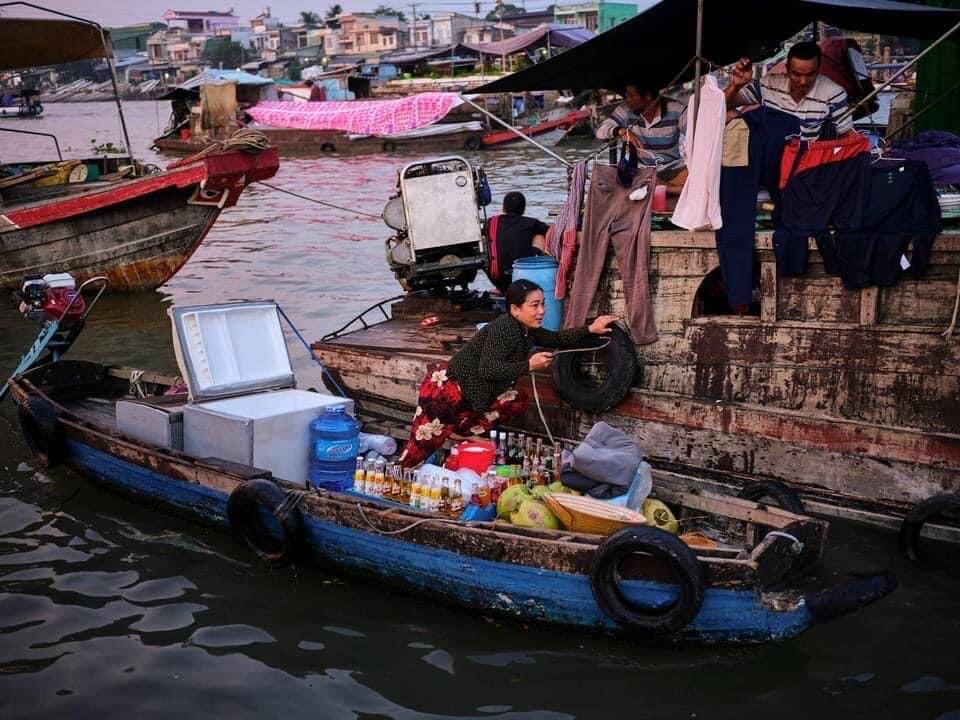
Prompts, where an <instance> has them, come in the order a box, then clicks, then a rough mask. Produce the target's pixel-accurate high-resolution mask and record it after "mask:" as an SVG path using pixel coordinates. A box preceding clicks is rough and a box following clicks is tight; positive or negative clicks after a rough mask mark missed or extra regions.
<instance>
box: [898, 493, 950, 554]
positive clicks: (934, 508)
mask: <svg viewBox="0 0 960 720" xmlns="http://www.w3.org/2000/svg"><path fill="white" fill-rule="evenodd" d="M943 515H955V516H956V517H958V518H960V495H953V494H949V493H943V494H941V495H934V496H933V497H929V498H927V499H926V500H921V501H920V502H918V503H917V504H916V505H914V506H913V507H912V508H911V509H910V512H908V513H907V516H906V517H905V518H904V519H903V524H902V525H901V526H900V552H902V553H903V555H904V557H905V558H907V559H908V560H911V561H913V562H921V561H923V560H924V559H925V557H924V554H923V552H922V551H921V549H920V531H921V530H923V526H924V525H925V524H926V523H927V521H929V520H932V519H934V518H936V517H942V516H943Z"/></svg>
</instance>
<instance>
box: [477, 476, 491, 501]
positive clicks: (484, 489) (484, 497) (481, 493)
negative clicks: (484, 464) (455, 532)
mask: <svg viewBox="0 0 960 720" xmlns="http://www.w3.org/2000/svg"><path fill="white" fill-rule="evenodd" d="M488 477H489V475H488ZM477 502H478V503H479V505H480V507H486V506H487V505H489V504H490V483H489V482H488V481H487V478H486V477H483V478H480V482H479V483H478V484H477Z"/></svg>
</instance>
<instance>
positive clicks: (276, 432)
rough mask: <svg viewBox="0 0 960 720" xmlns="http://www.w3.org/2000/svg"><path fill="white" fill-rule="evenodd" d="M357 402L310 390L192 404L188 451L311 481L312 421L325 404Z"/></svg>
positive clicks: (186, 415) (186, 425) (186, 412)
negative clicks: (309, 470) (309, 471)
mask: <svg viewBox="0 0 960 720" xmlns="http://www.w3.org/2000/svg"><path fill="white" fill-rule="evenodd" d="M332 405H343V406H345V407H346V409H347V412H348V413H350V414H351V415H352V414H353V413H354V407H353V401H352V400H348V399H346V398H341V397H336V396H334V395H321V394H319V393H314V392H307V391H306V390H294V389H289V390H277V391H274V392H261V393H254V394H251V395H241V396H239V397H233V398H226V399H223V400H212V401H209V402H203V403H195V404H192V405H187V406H185V407H184V409H183V449H184V452H186V453H187V454H189V455H194V456H196V457H201V458H203V457H216V458H222V459H223V460H230V461H232V462H237V463H243V464H244V465H252V466H254V467H257V468H262V469H264V470H269V471H270V472H272V473H273V476H274V477H276V478H280V479H282V480H288V481H289V482H292V483H296V484H298V485H304V486H305V485H306V483H307V471H308V468H309V455H310V422H311V421H312V420H313V419H314V418H315V417H317V416H318V415H320V414H321V413H322V412H323V411H324V409H325V408H327V407H330V406H332Z"/></svg>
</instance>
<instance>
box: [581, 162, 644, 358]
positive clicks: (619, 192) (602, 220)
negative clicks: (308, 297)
mask: <svg viewBox="0 0 960 720" xmlns="http://www.w3.org/2000/svg"><path fill="white" fill-rule="evenodd" d="M655 174H656V172H655V170H654V168H652V167H644V166H641V167H638V168H637V170H636V174H635V175H634V177H633V180H632V182H631V184H630V186H629V187H622V186H621V185H619V184H618V183H617V169H616V168H615V167H612V166H609V165H600V164H597V165H596V166H595V167H594V169H593V179H592V180H591V182H590V193H589V195H588V197H587V206H586V208H585V209H584V212H583V215H584V221H583V239H582V240H581V243H580V252H579V254H578V255H577V267H576V271H575V273H574V276H573V287H571V289H570V298H569V301H568V304H567V310H566V313H565V317H564V322H563V326H564V327H565V328H574V327H580V326H582V325H585V324H586V321H587V314H588V313H589V312H590V306H591V304H592V303H593V297H594V294H595V293H596V291H597V285H598V284H599V282H600V276H601V274H602V273H603V265H604V261H605V260H606V257H607V249H608V248H609V246H610V244H611V243H612V244H613V251H614V253H615V254H616V257H617V263H618V265H619V266H620V276H621V278H622V279H623V294H624V297H625V300H626V305H627V318H626V319H627V324H628V325H629V326H630V331H631V333H632V335H633V340H634V342H636V343H638V344H647V343H652V342H654V341H655V340H656V339H657V326H656V324H655V323H654V320H653V303H652V302H651V300H650V281H649V278H648V264H649V259H650V201H651V199H652V198H653V186H654V177H655ZM642 187H646V188H647V194H646V197H644V198H643V199H642V200H631V199H630V198H629V197H628V196H629V195H630V193H631V192H633V191H634V190H637V189H639V188H642Z"/></svg>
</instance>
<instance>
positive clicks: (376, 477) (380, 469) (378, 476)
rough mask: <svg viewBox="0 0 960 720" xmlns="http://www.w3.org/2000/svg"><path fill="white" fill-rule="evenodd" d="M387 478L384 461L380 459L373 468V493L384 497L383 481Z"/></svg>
mask: <svg viewBox="0 0 960 720" xmlns="http://www.w3.org/2000/svg"><path fill="white" fill-rule="evenodd" d="M385 478H386V475H385V473H384V466H383V463H382V462H380V461H379V460H378V461H377V462H376V463H375V464H374V470H373V492H372V493H371V495H375V496H376V497H383V483H384V480H385Z"/></svg>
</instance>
